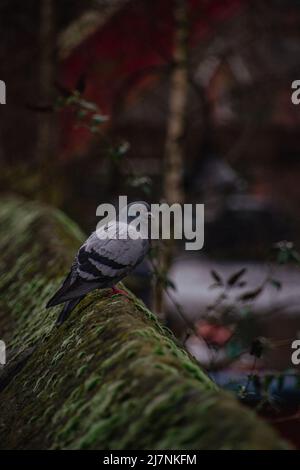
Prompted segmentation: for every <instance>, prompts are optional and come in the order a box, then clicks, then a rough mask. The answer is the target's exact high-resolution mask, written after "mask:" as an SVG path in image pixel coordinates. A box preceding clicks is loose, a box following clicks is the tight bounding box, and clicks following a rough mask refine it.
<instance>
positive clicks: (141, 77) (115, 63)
mask: <svg viewBox="0 0 300 470" xmlns="http://www.w3.org/2000/svg"><path fill="white" fill-rule="evenodd" d="M244 2H245V0H189V18H190V21H191V27H190V34H189V42H190V45H191V46H192V47H193V46H195V45H196V44H197V43H199V41H201V40H203V38H205V37H207V35H210V34H213V33H214V31H215V28H216V26H217V24H218V23H220V22H222V21H225V20H226V19H227V18H230V17H231V16H232V15H234V14H235V13H236V12H238V11H239V9H240V7H241V5H242V4H243V3H244ZM172 4H173V2H172V0H164V1H161V0H150V1H149V0H133V1H131V2H129V3H127V4H126V5H125V6H124V7H123V8H122V9H121V10H119V11H118V12H117V13H116V14H115V15H114V16H112V17H111V18H110V20H109V21H108V22H107V23H106V24H105V25H104V26H103V27H102V28H101V29H99V30H98V31H96V32H95V33H94V34H92V35H91V36H90V37H89V38H88V39H87V40H85V41H84V42H83V43H82V44H81V45H80V46H78V47H77V48H76V49H75V50H74V51H73V53H72V54H71V56H70V57H68V58H67V59H66V60H65V61H64V62H63V63H62V65H61V74H60V80H61V83H62V84H63V85H64V86H66V87H67V88H69V89H74V88H75V86H76V83H77V81H78V79H79V77H80V76H81V75H82V74H84V75H85V76H86V81H87V86H86V90H85V93H84V97H85V98H86V99H87V100H91V101H94V102H96V103H97V104H98V105H99V106H100V108H101V111H102V112H103V113H104V114H108V115H112V114H113V112H114V110H115V109H116V106H118V105H119V103H120V101H121V100H122V99H124V100H125V101H126V102H128V101H129V102H130V100H132V99H134V98H135V97H136V96H137V95H138V93H139V92H140V90H141V89H142V88H145V86H149V83H152V82H153V81H154V80H156V79H157V78H158V76H159V72H160V71H161V70H162V69H163V67H164V66H166V65H167V64H168V63H169V62H170V61H171V58H172V44H173V34H174V19H173V14H172ZM62 121H63V132H62V134H63V136H64V142H63V144H64V145H63V146H64V150H65V153H73V151H74V150H75V149H76V148H77V149H78V148H81V149H83V148H84V147H85V146H86V145H87V143H88V141H89V139H90V133H89V131H88V130H78V129H74V121H73V119H72V117H70V115H66V114H65V113H64V114H63V119H62Z"/></svg>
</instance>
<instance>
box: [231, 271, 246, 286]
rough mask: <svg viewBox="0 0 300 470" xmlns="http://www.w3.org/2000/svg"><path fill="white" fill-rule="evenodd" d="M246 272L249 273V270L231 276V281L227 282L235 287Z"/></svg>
mask: <svg viewBox="0 0 300 470" xmlns="http://www.w3.org/2000/svg"><path fill="white" fill-rule="evenodd" d="M246 271H247V268H242V269H240V270H239V271H237V272H236V273H234V274H232V276H230V277H229V279H228V280H227V284H228V285H229V286H234V285H235V284H236V283H237V281H238V280H239V279H240V278H241V277H242V276H243V275H244V274H245V272H246Z"/></svg>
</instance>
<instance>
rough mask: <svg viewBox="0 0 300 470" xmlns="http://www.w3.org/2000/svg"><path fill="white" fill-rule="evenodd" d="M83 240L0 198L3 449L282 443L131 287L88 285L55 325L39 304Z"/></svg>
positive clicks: (49, 214) (45, 214)
mask: <svg viewBox="0 0 300 470" xmlns="http://www.w3.org/2000/svg"><path fill="white" fill-rule="evenodd" d="M82 239H83V236H82V234H81V232H80V231H79V229H77V227H76V226H75V225H74V224H73V223H72V222H71V221H70V220H69V219H68V218H67V217H65V216H64V215H63V214H62V213H61V212H59V211H57V210H54V209H51V208H50V207H47V206H41V205H38V204H37V203H28V202H26V203H25V202H23V201H20V200H13V199H7V200H3V201H1V203H0V248H1V253H2V260H1V261H2V271H3V275H2V276H1V278H0V292H1V297H0V298H1V309H0V331H1V335H0V336H1V340H4V341H5V342H6V346H7V353H8V354H7V355H8V363H7V364H6V365H5V366H3V367H2V369H0V397H1V400H0V446H1V448H3V449H21V448H22V449H38V448H41V449H62V448H67V449H221V448H224V449H279V448H285V447H286V445H285V444H284V443H282V442H281V441H280V440H279V439H278V438H277V437H276V435H275V433H274V432H273V430H271V429H270V428H269V427H268V426H267V425H266V424H265V423H263V422H262V421H260V420H259V419H258V418H257V417H256V415H255V414H254V413H253V412H251V411H249V410H247V409H245V408H243V407H242V406H241V405H239V404H238V402H237V401H236V400H235V399H234V398H233V397H232V396H231V395H229V394H227V393H224V392H222V391H220V390H218V388H217V387H216V386H215V384H214V383H213V382H212V381H211V380H210V379H209V378H208V377H207V376H206V374H205V373H204V372H203V371H202V370H201V369H200V367H199V365H198V364H197V363H196V362H195V360H194V359H193V358H192V357H191V356H190V355H189V354H188V353H187V352H186V351H185V350H183V349H182V347H181V346H180V345H178V344H177V343H176V341H175V339H174V338H173V337H172V336H171V335H170V333H169V332H168V331H166V330H164V328H163V327H162V326H161V325H160V324H159V322H158V320H157V318H156V317H155V316H154V315H153V314H152V313H151V312H150V311H149V310H147V309H146V308H145V306H144V305H143V304H142V303H141V301H139V300H138V299H137V298H135V297H134V296H133V295H131V296H130V301H129V302H127V301H126V300H125V299H124V298H122V297H115V298H113V299H112V298H110V297H108V296H107V291H106V290H104V291H102V292H100V291H98V292H93V293H91V294H89V295H88V296H87V297H86V299H85V300H84V301H82V302H81V303H80V304H79V306H78V307H77V308H76V309H75V310H74V311H73V312H72V315H71V316H70V318H69V319H68V320H67V321H66V322H65V323H64V324H63V325H62V326H61V327H60V328H56V327H55V325H54V323H55V319H56V317H57V314H58V311H59V307H57V308H54V309H50V310H49V311H48V310H45V304H46V302H47V300H48V299H49V298H50V297H51V295H52V294H53V293H54V291H55V290H56V289H57V287H58V285H59V284H60V283H61V281H62V279H63V278H64V276H65V274H66V273H67V271H68V269H69V267H70V264H71V262H72V259H73V256H74V253H75V252H76V250H77V249H78V247H79V245H80V243H81V242H82Z"/></svg>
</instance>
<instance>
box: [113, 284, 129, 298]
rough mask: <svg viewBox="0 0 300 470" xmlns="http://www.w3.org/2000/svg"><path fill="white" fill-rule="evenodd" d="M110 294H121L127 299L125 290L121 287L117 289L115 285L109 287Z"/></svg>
mask: <svg viewBox="0 0 300 470" xmlns="http://www.w3.org/2000/svg"><path fill="white" fill-rule="evenodd" d="M110 295H111V296H112V295H123V296H124V297H126V300H127V301H129V298H128V294H127V292H126V291H125V290H123V289H118V288H117V287H116V286H113V287H112V288H111V294H110Z"/></svg>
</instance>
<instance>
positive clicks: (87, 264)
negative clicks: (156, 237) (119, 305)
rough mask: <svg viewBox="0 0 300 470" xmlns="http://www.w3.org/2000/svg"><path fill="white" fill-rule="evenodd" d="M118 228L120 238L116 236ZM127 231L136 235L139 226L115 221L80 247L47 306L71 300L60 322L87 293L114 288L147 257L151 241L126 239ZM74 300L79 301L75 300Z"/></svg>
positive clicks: (92, 235) (59, 321)
mask: <svg viewBox="0 0 300 470" xmlns="http://www.w3.org/2000/svg"><path fill="white" fill-rule="evenodd" d="M116 230H117V233H118V237H119V238H112V235H113V231H116ZM127 230H129V232H131V235H132V231H134V230H135V229H134V228H132V227H130V226H128V225H127V224H126V223H124V222H116V221H112V222H110V223H109V224H107V225H106V226H105V227H102V228H101V229H100V230H98V231H97V232H93V233H92V234H91V236H90V237H89V238H88V239H87V240H86V241H85V243H84V244H83V245H82V246H81V247H80V249H79V251H78V253H77V255H76V257H75V260H74V263H73V265H72V267H71V270H70V272H69V274H68V276H67V278H66V279H65V281H64V283H63V284H62V286H61V287H60V289H59V290H58V291H57V292H56V293H55V295H54V296H53V297H52V298H51V299H50V300H49V302H48V303H47V305H46V307H47V308H49V307H53V306H55V305H58V304H60V303H64V302H68V304H66V306H65V307H64V309H63V311H62V312H61V315H60V317H59V320H58V323H59V324H60V323H61V322H62V321H63V320H64V319H65V317H66V316H67V315H69V313H70V311H71V310H72V309H73V308H74V307H75V305H76V304H77V303H78V302H79V301H80V300H81V299H82V298H83V297H84V296H85V295H86V294H88V293H89V292H91V291H92V290H94V289H99V288H107V287H112V286H113V285H114V284H116V283H118V282H119V281H120V280H121V279H123V278H124V277H125V276H127V274H129V272H130V271H132V270H133V269H134V268H135V266H137V265H138V264H139V263H140V262H141V261H142V259H143V258H144V257H145V255H146V254H147V252H148V250H149V246H150V244H149V240H148V239H141V238H137V239H132V237H128V236H127V238H125V236H124V234H125V232H126V231H127ZM126 233H127V232H126ZM122 236H123V238H122ZM74 299H79V300H78V302H75V301H74ZM70 301H71V302H70Z"/></svg>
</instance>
